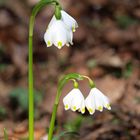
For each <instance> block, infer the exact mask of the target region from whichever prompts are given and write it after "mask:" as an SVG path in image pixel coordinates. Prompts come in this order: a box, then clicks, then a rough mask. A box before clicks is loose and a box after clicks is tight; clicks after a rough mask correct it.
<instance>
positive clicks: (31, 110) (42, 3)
mask: <svg viewBox="0 0 140 140" xmlns="http://www.w3.org/2000/svg"><path fill="white" fill-rule="evenodd" d="M47 4H55V5H59V3H58V1H57V0H41V1H40V2H39V3H38V4H37V5H36V6H35V7H34V8H33V10H32V14H31V17H30V24H29V50H28V51H29V60H28V65H29V67H28V71H29V73H28V74H29V76H28V84H29V140H34V93H33V29H34V22H35V17H36V15H37V13H38V12H39V11H40V10H41V9H42V8H43V7H44V6H45V5H47Z"/></svg>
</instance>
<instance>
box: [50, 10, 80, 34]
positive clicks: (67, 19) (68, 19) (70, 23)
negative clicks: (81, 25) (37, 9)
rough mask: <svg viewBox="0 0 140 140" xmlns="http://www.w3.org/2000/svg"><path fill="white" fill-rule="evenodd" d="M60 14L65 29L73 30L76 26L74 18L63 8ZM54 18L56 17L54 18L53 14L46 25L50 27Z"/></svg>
mask: <svg viewBox="0 0 140 140" xmlns="http://www.w3.org/2000/svg"><path fill="white" fill-rule="evenodd" d="M61 16H62V17H61V20H62V21H63V22H64V23H65V25H66V26H67V29H68V30H72V31H73V32H75V31H76V28H78V23H77V22H76V20H75V19H74V18H73V17H72V16H70V15H69V14H68V13H66V12H65V11H63V10H61ZM56 20H57V19H56V18H55V16H53V18H52V19H51V21H50V23H49V26H48V27H50V26H51V25H52V23H53V22H55V21H56Z"/></svg>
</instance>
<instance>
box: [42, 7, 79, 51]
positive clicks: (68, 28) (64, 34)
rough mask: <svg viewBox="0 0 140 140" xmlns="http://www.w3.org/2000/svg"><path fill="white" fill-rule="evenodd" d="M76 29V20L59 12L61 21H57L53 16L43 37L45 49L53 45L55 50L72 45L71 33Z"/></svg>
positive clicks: (63, 12)
mask: <svg viewBox="0 0 140 140" xmlns="http://www.w3.org/2000/svg"><path fill="white" fill-rule="evenodd" d="M77 27H78V24H77V22H76V20H75V19H74V18H72V17H71V16H70V15H69V14H67V13H66V12H65V11H63V10H61V19H57V18H56V17H55V15H54V16H53V17H52V19H51V21H50V23H49V25H48V29H47V31H46V33H45V35H44V40H45V42H46V44H47V47H50V46H52V45H53V44H54V45H55V46H56V47H57V48H59V49H61V48H62V47H63V46H64V45H67V46H69V45H70V44H71V45H72V44H73V42H72V40H73V32H74V31H75V28H77Z"/></svg>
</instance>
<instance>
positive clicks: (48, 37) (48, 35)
mask: <svg viewBox="0 0 140 140" xmlns="http://www.w3.org/2000/svg"><path fill="white" fill-rule="evenodd" d="M44 40H45V42H46V44H47V47H50V46H52V34H51V32H50V30H49V29H47V31H46V33H45V34H44Z"/></svg>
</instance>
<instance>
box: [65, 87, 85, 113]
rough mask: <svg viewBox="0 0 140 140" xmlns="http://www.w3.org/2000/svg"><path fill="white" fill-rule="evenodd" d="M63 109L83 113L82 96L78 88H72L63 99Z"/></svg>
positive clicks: (83, 102)
mask: <svg viewBox="0 0 140 140" xmlns="http://www.w3.org/2000/svg"><path fill="white" fill-rule="evenodd" d="M63 103H64V106H65V110H68V109H71V110H72V111H76V110H78V111H80V112H81V113H85V101H84V96H83V94H82V93H81V91H80V90H79V89H78V88H74V89H72V90H71V91H70V92H69V93H68V94H67V95H66V96H65V97H64V99H63Z"/></svg>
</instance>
